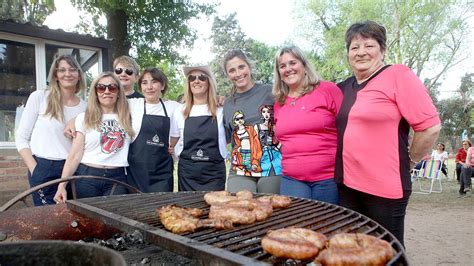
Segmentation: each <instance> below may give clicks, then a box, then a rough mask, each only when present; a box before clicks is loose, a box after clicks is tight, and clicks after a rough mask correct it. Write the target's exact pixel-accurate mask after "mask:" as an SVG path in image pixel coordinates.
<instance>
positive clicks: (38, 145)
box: [16, 55, 86, 206]
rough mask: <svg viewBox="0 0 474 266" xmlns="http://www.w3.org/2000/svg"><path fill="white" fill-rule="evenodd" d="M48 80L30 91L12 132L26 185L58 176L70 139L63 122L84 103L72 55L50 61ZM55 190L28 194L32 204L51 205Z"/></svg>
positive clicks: (78, 69)
mask: <svg viewBox="0 0 474 266" xmlns="http://www.w3.org/2000/svg"><path fill="white" fill-rule="evenodd" d="M48 82H49V87H48V88H47V89H46V90H37V91H35V92H33V93H31V95H30V97H29V98H28V102H27V103H26V106H25V110H24V111H23V115H22V117H21V121H20V126H19V127H18V131H17V135H16V147H17V149H18V152H19V154H20V156H21V158H22V159H23V161H24V162H25V164H26V166H27V167H28V181H29V183H30V187H34V186H36V185H39V184H42V183H45V182H47V181H51V180H54V179H58V178H60V177H61V172H62V170H63V167H64V162H65V161H66V157H67V154H68V152H69V150H70V149H71V140H70V139H68V138H67V137H65V136H64V134H63V130H64V127H65V124H66V122H67V121H69V120H71V119H73V118H75V117H76V116H77V115H78V114H80V113H82V112H84V110H85V109H86V103H85V102H84V101H83V100H82V99H80V98H79V97H78V96H77V94H78V93H79V92H81V93H82V92H84V90H85V84H86V83H85V80H84V74H83V72H82V70H81V67H80V65H79V63H77V61H76V59H75V58H74V57H73V56H72V55H60V56H58V57H57V58H56V59H55V60H54V62H53V64H52V65H51V68H50V70H49V76H48ZM56 189H57V186H49V187H45V188H43V189H40V190H38V191H37V192H35V193H34V194H32V195H33V203H34V204H35V206H39V205H45V204H54V201H53V197H54V193H56Z"/></svg>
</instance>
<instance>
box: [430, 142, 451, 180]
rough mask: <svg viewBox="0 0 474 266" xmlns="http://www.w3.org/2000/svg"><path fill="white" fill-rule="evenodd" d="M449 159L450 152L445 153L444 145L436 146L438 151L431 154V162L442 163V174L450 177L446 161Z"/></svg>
mask: <svg viewBox="0 0 474 266" xmlns="http://www.w3.org/2000/svg"><path fill="white" fill-rule="evenodd" d="M448 158H449V156H448V152H446V151H445V146H444V144H443V143H438V145H436V150H433V152H432V153H431V160H438V161H441V163H442V166H441V172H442V173H443V174H444V176H448V170H447V169H446V161H447V160H448Z"/></svg>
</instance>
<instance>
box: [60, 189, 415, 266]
mask: <svg viewBox="0 0 474 266" xmlns="http://www.w3.org/2000/svg"><path fill="white" fill-rule="evenodd" d="M204 193H205V192H177V193H148V194H130V195H119V196H108V197H97V198H86V199H80V200H72V201H68V207H69V208H71V209H72V210H74V211H77V212H79V213H82V214H85V215H87V216H90V217H93V218H98V219H100V220H102V221H104V222H105V223H106V224H109V225H111V226H114V227H116V228H118V229H120V230H123V231H126V232H130V231H133V230H139V231H141V232H142V233H143V235H144V237H145V240H146V241H148V242H150V243H153V244H155V245H158V246H160V247H163V248H165V249H168V250H170V251H172V252H175V253H178V254H180V255H183V256H186V257H189V258H194V259H196V258H197V259H200V260H202V261H203V262H205V263H206V264H220V263H226V264H236V265H238V264H245V265H259V264H262V265H264V264H293V265H294V264H295V263H298V262H295V261H287V260H280V259H277V258H275V257H273V256H271V255H270V254H268V253H266V252H265V251H264V250H263V249H262V247H261V245H260V241H261V238H262V237H263V236H265V234H266V232H267V231H268V230H275V229H279V228H285V227H290V226H294V227H304V228H309V229H312V230H314V231H317V232H320V233H323V234H325V235H326V236H327V237H331V236H332V235H334V234H336V233H341V232H358V233H366V234H370V235H373V236H377V237H379V238H381V239H384V240H386V241H388V242H389V243H390V244H391V245H392V247H393V249H394V250H395V252H396V254H395V256H394V257H393V258H392V260H391V261H390V262H389V263H388V265H408V262H407V259H406V255H405V253H404V249H403V247H402V246H401V244H400V242H398V240H396V239H395V238H394V237H393V235H392V234H390V233H389V232H388V231H387V230H385V229H384V228H382V227H381V226H380V225H379V224H377V223H375V222H374V221H372V220H371V219H369V218H367V217H366V216H363V215H361V214H359V213H356V212H354V211H351V210H349V209H346V208H343V207H340V206H336V205H332V204H328V203H323V202H319V201H313V200H308V199H301V198H292V204H291V206H290V207H289V208H287V209H281V210H278V209H277V210H274V212H273V214H272V215H271V216H270V217H269V218H268V219H267V220H265V221H262V222H257V223H255V224H251V225H238V226H236V227H235V228H234V229H231V230H215V229H204V230H201V231H198V232H194V233H188V234H183V235H176V234H173V233H171V232H168V231H166V230H165V229H164V227H163V225H162V224H161V222H160V219H159V217H158V215H157V213H156V209H157V208H160V207H161V206H164V205H169V204H176V205H177V206H180V207H190V208H200V209H203V210H205V215H204V216H203V217H202V218H207V214H208V212H209V206H208V205H207V204H206V202H205V201H204V198H203V195H204ZM259 195H263V194H256V195H255V196H257V197H258V196H259ZM303 263H305V262H303ZM306 263H307V262H306Z"/></svg>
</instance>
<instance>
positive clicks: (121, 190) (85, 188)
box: [76, 164, 127, 199]
mask: <svg viewBox="0 0 474 266" xmlns="http://www.w3.org/2000/svg"><path fill="white" fill-rule="evenodd" d="M76 175H92V176H100V177H108V178H111V179H115V180H118V181H122V182H124V183H126V180H127V175H126V172H125V167H119V168H114V169H103V168H95V167H90V166H87V165H84V164H79V166H78V167H77V170H76ZM113 185H114V184H113V183H112V182H109V181H105V180H97V179H79V180H77V181H76V194H77V198H79V199H80V198H89V197H98V196H108V195H110V192H111V191H112V186H113ZM126 193H127V189H126V188H125V187H124V186H121V185H117V187H115V191H114V194H115V195H117V194H126Z"/></svg>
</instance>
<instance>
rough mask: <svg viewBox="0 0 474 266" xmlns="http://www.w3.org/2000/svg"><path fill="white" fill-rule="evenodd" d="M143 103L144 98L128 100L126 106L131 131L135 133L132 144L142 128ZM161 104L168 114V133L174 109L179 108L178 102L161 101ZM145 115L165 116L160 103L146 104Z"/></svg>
mask: <svg viewBox="0 0 474 266" xmlns="http://www.w3.org/2000/svg"><path fill="white" fill-rule="evenodd" d="M144 102H145V98H132V99H128V106H129V108H130V114H131V116H132V127H133V130H134V131H135V137H134V138H133V140H132V142H133V141H135V139H136V138H137V137H138V134H139V133H140V129H141V127H142V118H143V113H144V112H143V111H144V110H143V103H144ZM163 103H164V105H165V107H166V113H167V114H168V117H169V118H170V131H171V125H172V124H173V114H174V111H175V109H176V108H177V107H178V106H180V104H179V103H178V102H175V101H170V100H168V101H163ZM146 114H147V115H157V116H165V111H164V110H163V106H162V105H161V102H159V103H154V104H150V103H147V104H146Z"/></svg>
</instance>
